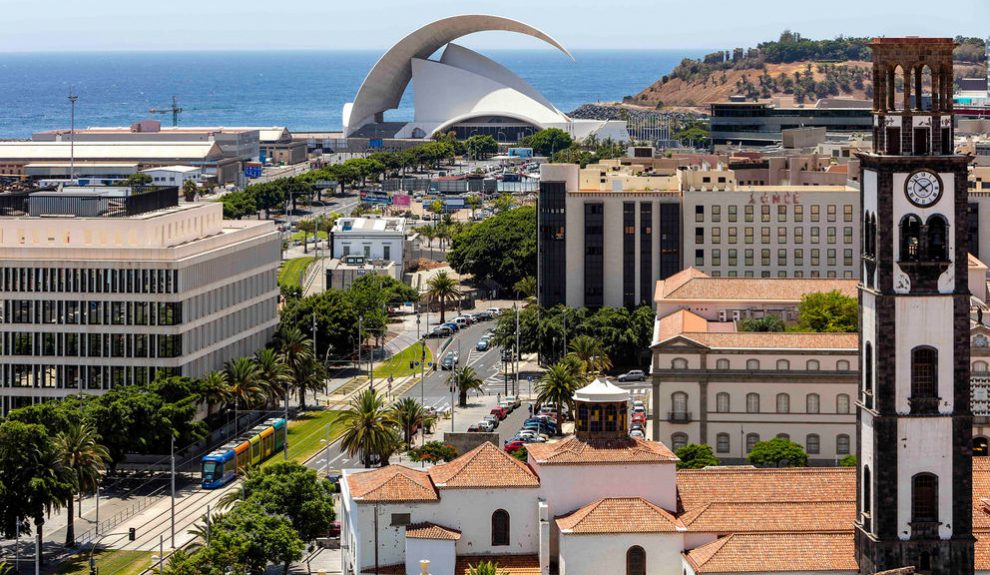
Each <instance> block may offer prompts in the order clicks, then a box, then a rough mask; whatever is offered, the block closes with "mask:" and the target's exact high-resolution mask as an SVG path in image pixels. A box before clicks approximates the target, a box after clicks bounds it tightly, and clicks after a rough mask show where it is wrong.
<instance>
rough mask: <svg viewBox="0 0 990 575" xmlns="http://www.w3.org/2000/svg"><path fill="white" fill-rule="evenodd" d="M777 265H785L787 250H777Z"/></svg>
mask: <svg viewBox="0 0 990 575" xmlns="http://www.w3.org/2000/svg"><path fill="white" fill-rule="evenodd" d="M777 265H778V266H786V265H787V250H785V249H779V250H777Z"/></svg>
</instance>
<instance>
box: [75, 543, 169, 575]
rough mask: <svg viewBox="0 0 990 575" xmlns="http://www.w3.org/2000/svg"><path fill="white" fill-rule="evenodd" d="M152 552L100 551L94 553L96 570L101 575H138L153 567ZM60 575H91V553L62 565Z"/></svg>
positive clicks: (83, 554) (76, 557)
mask: <svg viewBox="0 0 990 575" xmlns="http://www.w3.org/2000/svg"><path fill="white" fill-rule="evenodd" d="M152 554H153V553H152V552H151V551H119V550H111V549H100V550H97V551H96V552H95V553H93V557H94V558H95V559H96V569H97V570H98V571H99V572H100V574H101V575H138V573H141V572H142V571H144V570H145V569H147V568H148V567H151V556H152ZM55 572H56V573H58V574H59V575H89V553H79V554H77V555H74V556H72V557H70V558H68V559H66V560H65V561H63V562H62V563H61V564H59V566H58V569H57V570H56V571H55Z"/></svg>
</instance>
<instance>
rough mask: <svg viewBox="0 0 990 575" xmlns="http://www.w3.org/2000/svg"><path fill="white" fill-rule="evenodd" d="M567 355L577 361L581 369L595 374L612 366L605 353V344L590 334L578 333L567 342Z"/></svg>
mask: <svg viewBox="0 0 990 575" xmlns="http://www.w3.org/2000/svg"><path fill="white" fill-rule="evenodd" d="M568 348H569V353H568V355H569V356H571V357H573V358H574V359H576V360H577V361H578V364H579V365H580V366H581V371H582V372H583V373H586V374H597V373H602V372H604V371H607V370H609V369H611V368H612V360H610V359H609V357H608V354H607V353H605V346H604V345H602V342H601V341H600V340H598V339H595V338H593V337H591V336H590V335H579V336H577V337H575V338H573V339H571V341H570V343H569V344H568Z"/></svg>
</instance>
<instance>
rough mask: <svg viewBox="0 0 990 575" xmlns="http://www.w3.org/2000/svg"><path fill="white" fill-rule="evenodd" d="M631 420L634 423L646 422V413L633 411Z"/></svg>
mask: <svg viewBox="0 0 990 575" xmlns="http://www.w3.org/2000/svg"><path fill="white" fill-rule="evenodd" d="M631 421H632V422H633V423H644V424H645V423H646V414H645V413H643V412H641V411H640V412H633V414H632V418H631Z"/></svg>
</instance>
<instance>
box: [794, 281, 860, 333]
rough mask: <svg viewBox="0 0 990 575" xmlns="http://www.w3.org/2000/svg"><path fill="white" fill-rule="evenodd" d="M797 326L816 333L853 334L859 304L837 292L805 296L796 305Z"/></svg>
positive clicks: (854, 299) (856, 324)
mask: <svg viewBox="0 0 990 575" xmlns="http://www.w3.org/2000/svg"><path fill="white" fill-rule="evenodd" d="M798 324H799V325H800V326H801V327H802V328H803V329H807V330H811V331H818V332H855V331H856V330H857V327H858V325H859V302H858V301H856V298H854V297H849V296H847V295H843V294H842V292H840V291H839V290H832V291H830V292H816V293H809V294H805V295H804V296H802V297H801V303H800V304H799V305H798Z"/></svg>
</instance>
